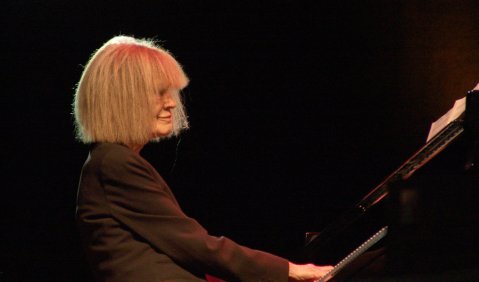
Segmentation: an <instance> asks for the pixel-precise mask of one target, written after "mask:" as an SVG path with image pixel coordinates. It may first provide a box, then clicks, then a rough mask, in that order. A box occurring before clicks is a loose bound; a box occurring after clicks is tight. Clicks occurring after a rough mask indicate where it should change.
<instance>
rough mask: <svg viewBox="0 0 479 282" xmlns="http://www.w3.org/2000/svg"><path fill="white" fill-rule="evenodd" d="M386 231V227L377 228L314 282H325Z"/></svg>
mask: <svg viewBox="0 0 479 282" xmlns="http://www.w3.org/2000/svg"><path fill="white" fill-rule="evenodd" d="M387 231H388V227H387V226H386V227H383V228H382V229H381V230H379V231H378V232H377V233H376V234H374V235H373V236H371V238H369V239H368V240H366V242H364V243H362V244H361V246H359V247H358V248H357V249H356V250H354V251H352V252H351V253H350V254H349V255H348V256H346V257H345V258H344V259H342V260H341V261H340V262H339V263H337V264H336V265H335V266H334V268H333V269H332V270H331V271H330V272H328V273H327V274H326V275H325V276H324V277H323V278H321V279H319V280H316V282H326V281H328V280H329V279H331V278H332V277H333V276H334V275H336V273H338V272H339V271H341V269H343V268H344V267H345V266H346V265H348V264H349V263H350V262H352V261H353V260H354V259H356V258H357V257H358V256H360V255H361V254H363V253H364V252H365V251H367V250H368V249H369V248H371V247H372V246H373V245H374V244H376V243H377V242H378V241H379V240H381V239H382V238H384V236H386V234H387Z"/></svg>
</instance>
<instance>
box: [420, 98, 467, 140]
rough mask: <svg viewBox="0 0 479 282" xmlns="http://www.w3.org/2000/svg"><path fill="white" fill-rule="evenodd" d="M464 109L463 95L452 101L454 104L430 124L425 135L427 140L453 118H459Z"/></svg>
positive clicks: (464, 99)
mask: <svg viewBox="0 0 479 282" xmlns="http://www.w3.org/2000/svg"><path fill="white" fill-rule="evenodd" d="M465 110H466V97H463V98H461V99H459V100H456V102H454V106H453V107H452V108H451V109H450V110H449V111H448V112H447V113H445V114H444V115H443V116H442V117H440V118H439V119H438V120H436V121H435V122H433V123H432V124H431V129H430V130H429V135H428V136H427V141H426V142H429V140H431V138H433V137H434V136H436V134H438V133H439V131H441V130H442V129H443V128H444V127H446V126H447V125H448V124H449V123H451V122H452V121H453V120H455V119H457V118H459V117H460V116H461V114H462V113H464V111H465Z"/></svg>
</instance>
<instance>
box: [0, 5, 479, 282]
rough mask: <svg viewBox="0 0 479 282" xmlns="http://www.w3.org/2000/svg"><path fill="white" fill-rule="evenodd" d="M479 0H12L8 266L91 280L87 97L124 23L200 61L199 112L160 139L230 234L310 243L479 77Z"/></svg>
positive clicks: (260, 243)
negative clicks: (84, 235) (84, 223)
mask: <svg viewBox="0 0 479 282" xmlns="http://www.w3.org/2000/svg"><path fill="white" fill-rule="evenodd" d="M477 11H478V5H477V2H475V1H472V0H471V1H465V0H458V1H452V0H451V1H419V0H408V1H235V2H231V1H201V0H196V1H195V0H190V1H186V0H179V1H171V0H169V1H165V0H163V1H130V2H124V1H60V0H58V1H53V0H50V1H12V0H10V1H6V3H3V4H2V14H3V16H2V17H1V29H2V38H1V42H2V44H1V45H2V50H3V52H2V68H1V69H2V73H3V74H2V79H1V82H2V87H1V89H2V95H1V96H2V97H1V105H2V110H1V113H2V119H1V125H2V132H3V134H2V145H3V146H2V147H3V150H2V197H1V210H0V211H1V216H0V220H1V222H0V226H1V232H0V244H1V245H0V258H1V264H0V281H3V280H5V281H88V280H89V279H90V278H89V274H88V271H87V267H86V264H85V262H84V258H83V256H82V252H81V249H80V247H79V241H78V235H77V233H76V230H75V225H74V214H75V196H76V185H77V181H78V176H79V172H80V169H81V166H82V164H83V162H84V160H85V158H86V156H87V148H86V147H85V146H84V145H81V144H79V143H77V142H76V141H75V138H74V132H73V125H72V124H73V119H72V116H71V102H72V98H73V93H74V88H75V85H76V83H77V81H78V80H79V78H80V75H81V72H82V65H84V64H86V62H87V60H88V58H89V56H90V54H91V53H92V52H93V51H94V50H95V49H97V48H99V47H100V46H101V45H102V44H103V43H104V42H105V41H107V40H108V39H109V38H111V37H112V36H114V35H119V34H125V35H133V36H136V37H148V38H156V39H158V40H159V41H160V42H161V43H162V45H163V46H164V47H165V48H167V49H169V50H170V51H171V52H172V53H173V54H174V55H175V56H176V58H177V59H178V61H180V62H181V63H182V64H183V66H184V69H185V71H186V73H187V74H188V75H189V77H190V79H191V83H190V86H189V87H188V88H187V89H185V91H184V95H185V101H186V107H187V110H188V114H189V117H190V123H191V129H189V130H188V131H186V132H185V133H184V134H182V135H181V137H180V138H175V139H171V140H168V141H165V142H162V143H159V144H151V145H148V146H147V147H146V148H145V149H144V151H143V153H142V154H143V156H144V157H145V158H146V159H148V160H149V161H150V162H152V163H153V164H154V165H155V167H156V168H157V169H158V171H159V172H160V173H161V174H162V175H163V176H164V178H165V179H166V180H167V181H168V182H169V184H170V186H171V187H172V189H173V191H174V192H175V194H176V196H177V198H178V200H179V202H180V204H181V205H182V207H183V209H184V210H185V211H186V213H187V214H189V215H190V216H192V217H194V218H196V219H198V220H199V221H200V222H201V223H202V224H203V225H204V226H205V227H206V228H207V229H208V230H209V231H210V233H212V234H214V235H225V236H227V237H230V238H232V239H234V240H235V241H237V242H238V243H241V244H243V245H247V246H249V247H253V248H258V249H261V250H265V251H269V252H272V253H275V254H278V255H281V256H284V257H287V258H289V259H291V260H294V259H295V257H296V254H297V250H298V249H299V248H300V247H301V245H302V243H303V238H304V233H305V232H306V231H320V230H321V229H322V228H324V227H325V226H326V225H327V224H328V223H329V222H331V221H333V220H334V219H335V217H337V216H338V215H339V214H340V213H341V212H343V211H345V210H346V209H347V208H349V207H351V206H352V205H353V204H355V203H356V202H357V201H359V200H360V199H361V198H362V197H363V196H364V195H365V194H366V193H367V192H369V191H370V190H372V189H373V188H374V187H375V186H376V185H377V184H379V183H380V181H381V180H383V179H384V178H385V177H386V176H387V175H389V173H391V172H392V171H393V170H394V169H396V168H397V167H398V166H399V165H401V163H402V162H403V161H405V160H406V159H407V158H408V157H409V156H410V155H412V154H413V153H414V152H415V151H416V150H417V149H419V148H420V147H421V146H422V145H423V144H424V143H425V140H426V137H427V134H428V130H429V126H430V124H431V123H432V122H433V121H434V120H436V119H437V118H439V117H440V116H441V115H442V114H444V113H445V112H446V111H447V110H448V109H449V108H450V107H452V105H453V103H454V101H455V100H456V99H458V98H462V97H463V96H464V95H465V94H466V91H467V90H469V89H472V88H473V87H474V86H475V84H476V83H477V82H478V81H479V48H478V47H479V42H478V36H479V21H478V20H477Z"/></svg>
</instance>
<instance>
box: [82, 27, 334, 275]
mask: <svg viewBox="0 0 479 282" xmlns="http://www.w3.org/2000/svg"><path fill="white" fill-rule="evenodd" d="M187 84H188V78H187V77H186V75H185V74H184V72H183V70H182V68H181V66H180V65H179V63H178V62H177V61H176V60H175V59H174V58H173V57H172V55H171V54H170V53H169V52H168V51H166V50H164V49H162V48H160V47H158V46H156V45H155V44H154V43H153V42H151V41H147V40H138V39H135V38H132V37H126V36H118V37H114V38H112V39H111V40H109V41H108V42H106V43H105V44H104V45H103V46H102V47H101V48H100V49H98V50H97V51H96V52H95V53H94V54H93V56H92V57H91V59H90V61H89V62H88V64H87V65H86V67H85V70H84V72H83V74H82V77H81V79H80V82H79V84H78V87H77V90H76V93H75V100H74V113H75V122H76V128H77V137H78V138H79V140H81V141H82V142H84V143H87V144H91V150H90V154H89V156H88V159H87V160H86V162H85V164H84V166H83V169H82V174H81V177H80V184H79V191H78V202H77V223H78V227H79V230H80V233H81V237H82V240H83V243H84V247H85V250H86V254H87V259H88V260H89V262H90V264H91V267H92V269H93V273H94V275H95V278H96V279H97V280H98V281H122V282H127V281H132V282H133V281H134V282H138V281H204V279H205V277H206V276H205V275H206V274H210V275H214V276H216V277H219V278H221V279H225V280H227V281H287V280H288V279H289V280H290V281H297V280H313V279H317V278H319V277H321V276H323V275H324V274H325V273H326V272H328V271H329V270H330V267H318V266H314V265H311V264H309V265H295V264H292V263H289V262H288V261H287V260H285V259H283V258H280V257H277V256H274V255H272V254H268V253H265V252H261V251H257V250H252V249H249V248H246V247H243V246H240V245H238V244H236V243H234V242H233V241H231V240H229V239H227V238H225V237H214V236H210V235H209V234H208V233H207V231H206V230H204V228H203V227H202V226H201V225H200V224H198V222H196V221H195V220H194V219H192V218H189V217H188V216H186V215H185V214H184V213H183V212H182V210H181V208H180V206H179V205H178V203H177V201H176V199H175V197H174V196H173V193H172V192H171V190H170V188H169V187H168V185H167V184H166V183H165V181H164V180H163V179H162V177H161V176H160V175H159V174H158V173H157V172H156V170H155V169H154V168H153V167H152V166H151V165H150V164H149V163H148V162H147V161H146V160H145V159H143V158H142V157H141V156H140V154H139V153H140V151H141V149H142V147H143V146H144V145H145V144H146V143H148V142H150V141H151V140H157V141H158V140H161V139H162V138H167V137H169V136H171V135H176V134H178V133H179V132H180V131H181V130H182V129H185V128H187V127H188V122H187V119H186V115H185V112H184V108H183V105H182V102H181V99H180V95H179V92H180V90H181V89H183V88H184V87H185V86H186V85H187Z"/></svg>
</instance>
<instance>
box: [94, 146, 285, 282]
mask: <svg viewBox="0 0 479 282" xmlns="http://www.w3.org/2000/svg"><path fill="white" fill-rule="evenodd" d="M101 178H102V183H103V187H104V191H105V196H106V200H107V203H108V205H109V208H110V212H111V214H112V216H113V217H114V218H115V219H117V220H118V221H119V222H121V223H122V224H123V225H125V226H126V228H128V229H130V230H131V231H132V232H133V233H136V234H137V235H139V236H140V237H141V238H143V239H144V240H146V241H148V242H149V243H150V244H151V245H152V247H153V248H154V249H156V250H157V251H160V252H163V253H165V254H166V255H168V256H169V257H170V258H172V259H173V260H174V261H175V262H176V263H178V264H180V265H182V266H184V267H186V268H190V269H194V270H196V271H198V270H199V271H203V272H207V273H211V274H213V275H215V276H219V277H224V278H225V279H228V280H234V281H236V280H240V281H258V280H260V279H262V280H264V281H286V280H287V277H288V262H287V261H286V260H284V259H282V258H279V257H277V256H274V255H271V254H267V253H264V252H261V251H257V250H252V249H249V248H246V247H242V246H240V245H238V244H236V243H234V242H233V241H231V240H229V239H227V238H225V237H214V236H210V235H209V234H208V233H207V232H206V230H205V229H204V228H203V227H202V226H201V225H200V224H198V222H196V221H195V220H194V219H192V218H189V217H187V216H186V215H185V214H184V213H183V212H182V211H181V209H180V208H179V207H178V205H177V204H176V202H175V200H174V198H173V197H172V195H171V194H170V193H171V192H170V191H169V189H168V188H167V187H166V184H164V183H163V182H162V181H159V179H157V178H155V175H154V173H152V171H151V170H150V169H149V165H148V164H147V163H146V161H145V160H143V159H142V158H141V157H139V156H137V155H136V154H133V153H131V154H109V155H108V156H107V157H105V159H104V161H103V164H102V166H101Z"/></svg>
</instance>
